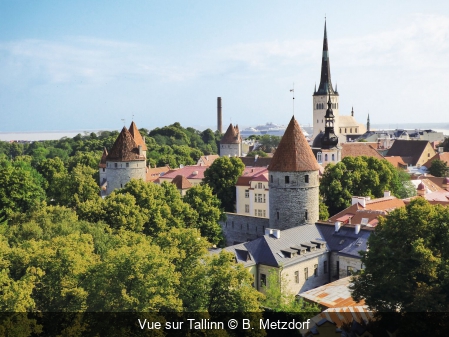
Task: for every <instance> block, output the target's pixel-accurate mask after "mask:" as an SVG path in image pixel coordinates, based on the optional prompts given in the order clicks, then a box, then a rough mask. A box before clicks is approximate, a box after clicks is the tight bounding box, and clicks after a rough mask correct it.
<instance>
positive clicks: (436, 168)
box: [429, 159, 449, 177]
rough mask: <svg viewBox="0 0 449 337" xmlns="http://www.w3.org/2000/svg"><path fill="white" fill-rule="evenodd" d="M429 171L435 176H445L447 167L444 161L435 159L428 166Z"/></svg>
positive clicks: (448, 168)
mask: <svg viewBox="0 0 449 337" xmlns="http://www.w3.org/2000/svg"><path fill="white" fill-rule="evenodd" d="M429 173H430V174H431V175H433V176H435V177H447V176H448V174H449V167H448V166H447V163H446V162H445V161H442V160H440V159H435V160H434V161H433V162H432V164H431V165H430V167H429Z"/></svg>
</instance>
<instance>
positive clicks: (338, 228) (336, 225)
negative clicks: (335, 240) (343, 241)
mask: <svg viewBox="0 0 449 337" xmlns="http://www.w3.org/2000/svg"><path fill="white" fill-rule="evenodd" d="M340 227H341V222H340V221H336V222H335V232H338V231H339V230H340Z"/></svg>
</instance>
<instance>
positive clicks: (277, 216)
mask: <svg viewBox="0 0 449 337" xmlns="http://www.w3.org/2000/svg"><path fill="white" fill-rule="evenodd" d="M276 218H277V220H279V212H276Z"/></svg>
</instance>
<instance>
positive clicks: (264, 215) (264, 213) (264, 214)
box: [262, 210, 267, 218]
mask: <svg viewBox="0 0 449 337" xmlns="http://www.w3.org/2000/svg"><path fill="white" fill-rule="evenodd" d="M266 214H267V213H266V212H265V210H263V215H262V216H263V217H264V218H265V217H266Z"/></svg>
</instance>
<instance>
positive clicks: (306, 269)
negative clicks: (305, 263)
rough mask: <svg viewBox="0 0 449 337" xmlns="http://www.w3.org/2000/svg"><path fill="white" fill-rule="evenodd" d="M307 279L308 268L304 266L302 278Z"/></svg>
mask: <svg viewBox="0 0 449 337" xmlns="http://www.w3.org/2000/svg"><path fill="white" fill-rule="evenodd" d="M308 279H309V268H304V280H308Z"/></svg>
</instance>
